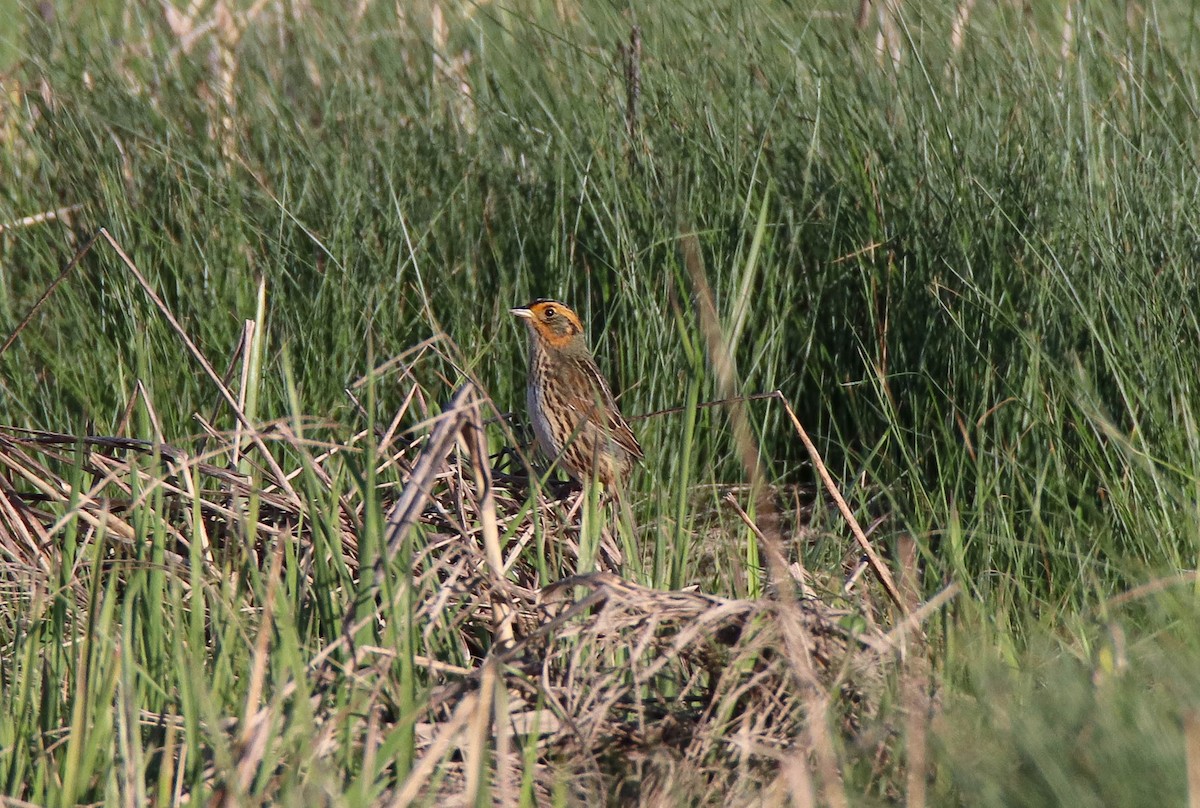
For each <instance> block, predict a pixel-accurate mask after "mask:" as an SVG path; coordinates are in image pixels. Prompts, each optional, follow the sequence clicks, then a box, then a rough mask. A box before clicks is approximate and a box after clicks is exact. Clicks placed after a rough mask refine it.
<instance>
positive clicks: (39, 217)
mask: <svg viewBox="0 0 1200 808" xmlns="http://www.w3.org/2000/svg"><path fill="white" fill-rule="evenodd" d="M81 210H83V205H67V206H66V207H65V208H57V209H55V210H48V211H45V212H44V213H35V214H33V215H32V216H24V217H22V218H20V219H17V220H16V221H12V222H4V223H3V224H0V233H4V232H6V231H8V230H17V229H19V228H22V227H30V226H32V225H35V224H41V223H42V222H52V221H54V220H55V219H60V218H66V217H68V216H70V215H71V214H72V213H76V212H78V211H81ZM92 240H93V241H95V238H93V239H92Z"/></svg>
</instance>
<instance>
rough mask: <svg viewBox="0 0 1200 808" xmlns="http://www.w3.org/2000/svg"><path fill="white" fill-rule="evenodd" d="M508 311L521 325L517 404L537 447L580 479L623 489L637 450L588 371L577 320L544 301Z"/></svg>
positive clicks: (604, 387) (606, 392) (591, 362)
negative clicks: (523, 344) (524, 340)
mask: <svg viewBox="0 0 1200 808" xmlns="http://www.w3.org/2000/svg"><path fill="white" fill-rule="evenodd" d="M509 311H510V312H511V313H512V314H514V315H516V316H517V317H520V318H521V319H523V320H524V321H525V324H526V325H527V326H529V377H528V381H527V383H526V386H525V404H526V406H527V407H528V408H529V417H530V419H531V420H532V421H533V431H534V434H535V435H536V436H537V442H538V445H539V446H540V447H541V449H542V451H543V452H544V453H545V454H546V455H547V456H548V457H550V458H551V459H556V458H557V460H558V462H559V465H560V466H562V467H563V468H564V469H565V470H566V472H567V474H569V475H571V477H573V478H574V479H576V480H578V481H580V482H586V481H588V480H593V479H594V480H597V481H599V482H600V483H601V484H602V485H603V486H604V487H605V489H608V490H612V489H614V488H615V487H618V486H620V485H622V484H624V482H625V480H626V479H628V477H629V473H630V471H632V470H633V464H634V462H635V461H637V460H641V459H642V457H643V455H642V447H641V446H639V445H638V442H637V438H635V437H634V436H633V431H632V430H631V429H630V428H629V424H627V423H625V419H624V418H622V417H621V411H620V410H618V409H617V402H616V401H614V400H613V394H612V391H611V390H610V389H609V387H608V382H606V381H605V380H604V376H602V375H601V374H600V368H598V367H596V360H595V359H593V358H592V352H591V351H589V350H588V347H587V341H586V339H585V338H584V336H583V323H582V322H580V320H579V316H578V315H576V314H575V312H573V311H571V309H570V308H569V307H567V306H566V305H565V304H563V303H560V302H558V301H557V300H545V299H538V300H535V301H533V302H532V303H530V304H529V305H528V306H525V307H524V308H519V309H510V310H509Z"/></svg>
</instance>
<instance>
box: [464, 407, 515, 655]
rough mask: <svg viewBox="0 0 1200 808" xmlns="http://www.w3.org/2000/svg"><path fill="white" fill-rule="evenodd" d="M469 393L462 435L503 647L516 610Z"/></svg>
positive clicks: (485, 453) (497, 638)
mask: <svg viewBox="0 0 1200 808" xmlns="http://www.w3.org/2000/svg"><path fill="white" fill-rule="evenodd" d="M466 387H468V388H469V389H470V390H471V391H472V392H471V395H470V397H469V401H470V403H471V404H472V407H471V409H469V410H468V411H467V413H466V419H465V420H466V423H465V424H463V435H464V437H465V438H466V443H467V452H468V455H469V457H470V459H471V471H472V472H473V473H474V477H475V496H476V508H477V510H478V512H479V530H480V535H481V537H482V539H483V551H484V557H485V558H487V562H488V567H489V570H488V572H489V573H490V574H491V576H492V587H491V589H492V612H493V615H492V618H493V623H494V639H495V641H496V642H497V643H499V644H500V645H501V646H502V647H508V646H509V645H512V642H513V625H512V624H513V618H514V616H515V610H513V608H512V607H511V605H510V604H509V602H508V598H507V597H506V595H505V589H506V587H505V577H504V555H503V554H502V553H501V552H500V529H499V521H498V520H497V518H496V496H495V491H494V490H493V488H492V466H491V459H490V458H489V457H488V451H487V441H486V439H485V437H484V433H483V418H482V415H481V413H480V405H481V403H482V402H481V400H480V397H479V394H478V392H477V391H476V390H475V386H474V385H466Z"/></svg>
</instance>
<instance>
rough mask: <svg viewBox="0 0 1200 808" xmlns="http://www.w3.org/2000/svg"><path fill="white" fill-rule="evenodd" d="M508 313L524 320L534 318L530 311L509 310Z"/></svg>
mask: <svg viewBox="0 0 1200 808" xmlns="http://www.w3.org/2000/svg"><path fill="white" fill-rule="evenodd" d="M508 313H509V314H511V315H513V316H514V317H520V318H521V319H522V320H528V319H529V318H531V317H533V312H532V311H530V310H529V309H509V310H508Z"/></svg>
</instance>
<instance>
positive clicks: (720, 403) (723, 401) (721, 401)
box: [625, 390, 780, 421]
mask: <svg viewBox="0 0 1200 808" xmlns="http://www.w3.org/2000/svg"><path fill="white" fill-rule="evenodd" d="M779 396H780V393H779V391H778V390H776V391H774V392H771V393H751V394H749V395H745V396H731V397H730V398H718V399H716V400H714V401H704V402H701V403H700V404H697V405H696V409H698V410H706V409H708V408H709V407H728V406H729V405H730V404H733V403H736V402H747V401H765V400H768V399H775V398H779ZM686 410H687V407H667V408H666V409H665V410H654V412H647V413H643V414H641V415H631V416H629V417H628V418H626V419H625V420H627V421H643V420H645V419H647V418H657V417H659V416H660V415H675V414H676V413H681V412H685V411H686Z"/></svg>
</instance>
